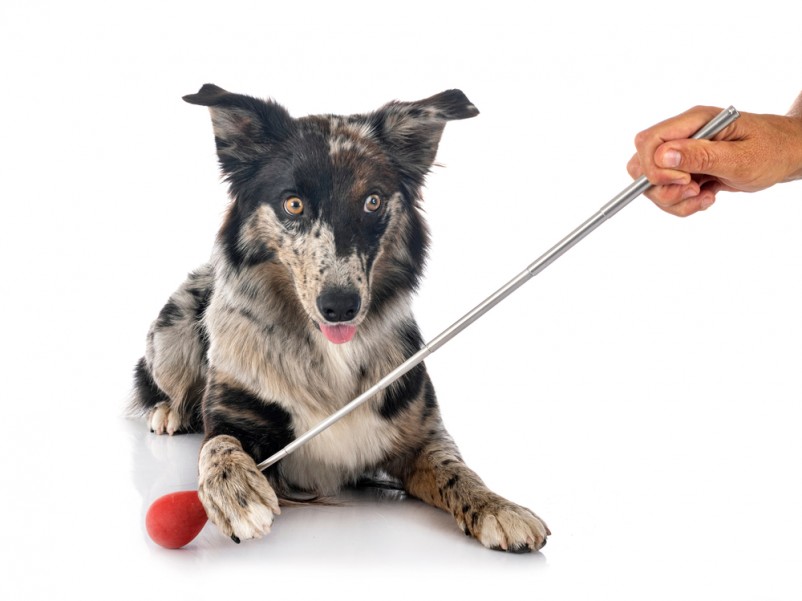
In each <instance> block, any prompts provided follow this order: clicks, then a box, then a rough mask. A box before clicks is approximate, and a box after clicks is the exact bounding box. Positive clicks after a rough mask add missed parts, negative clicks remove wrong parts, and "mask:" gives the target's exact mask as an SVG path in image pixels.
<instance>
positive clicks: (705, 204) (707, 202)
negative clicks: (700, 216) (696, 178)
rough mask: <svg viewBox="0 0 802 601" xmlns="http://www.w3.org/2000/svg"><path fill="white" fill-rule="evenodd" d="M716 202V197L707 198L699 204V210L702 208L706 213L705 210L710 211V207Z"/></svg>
mask: <svg viewBox="0 0 802 601" xmlns="http://www.w3.org/2000/svg"><path fill="white" fill-rule="evenodd" d="M714 202H716V197H715V196H705V197H704V198H702V200H701V202H700V203H699V208H701V209H702V210H703V211H704V210H705V209H709V208H710V207H712V206H713V203H714Z"/></svg>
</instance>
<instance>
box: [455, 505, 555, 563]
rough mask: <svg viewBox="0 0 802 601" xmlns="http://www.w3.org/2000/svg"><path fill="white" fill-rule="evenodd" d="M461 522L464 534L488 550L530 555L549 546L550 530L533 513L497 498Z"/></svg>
mask: <svg viewBox="0 0 802 601" xmlns="http://www.w3.org/2000/svg"><path fill="white" fill-rule="evenodd" d="M464 520H465V521H460V527H461V528H462V530H463V532H465V533H466V534H468V535H472V536H473V537H474V538H476V539H477V540H478V541H479V542H480V543H482V544H483V545H484V546H485V547H487V548H488V549H495V550H499V551H509V552H510V553H528V552H529V551H537V550H538V549H541V548H543V546H544V545H545V544H546V537H548V536H549V535H550V534H551V531H550V530H549V528H548V526H546V524H545V523H544V522H543V521H542V520H541V519H540V518H539V517H537V516H536V515H535V514H534V513H532V512H531V511H529V510H528V509H526V508H525V507H520V506H518V505H516V504H515V503H511V502H509V501H507V500H505V499H502V498H500V497H499V498H497V499H494V500H493V501H491V502H489V503H487V504H486V505H484V506H483V507H481V508H480V509H478V510H475V511H470V510H469V511H467V512H466V514H465V517H464Z"/></svg>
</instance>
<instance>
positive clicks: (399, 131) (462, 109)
mask: <svg viewBox="0 0 802 601" xmlns="http://www.w3.org/2000/svg"><path fill="white" fill-rule="evenodd" d="M478 114H479V110H478V109H477V108H476V107H475V106H474V105H473V104H472V103H471V101H470V100H468V98H467V97H466V96H465V94H463V93H462V91H460V90H446V91H445V92H440V93H439V94H435V95H434V96H432V97H430V98H426V99H425V100H418V101H416V102H391V103H389V104H386V105H385V106H383V107H382V108H380V109H379V110H378V111H376V112H375V113H373V114H372V115H371V117H372V125H373V127H374V131H375V132H376V134H377V135H378V136H379V138H380V139H381V140H382V141H383V142H384V143H385V145H386V147H387V150H388V151H389V152H390V154H391V155H392V156H393V157H394V158H395V159H396V160H397V161H398V165H399V168H400V169H401V170H402V172H403V173H404V174H405V175H406V176H407V177H410V178H412V180H413V183H414V184H415V185H420V184H422V183H423V178H424V176H425V175H426V174H427V173H428V172H429V169H430V168H431V166H432V164H433V163H434V157H435V155H436V154H437V145H438V144H439V143H440V136H442V134H443V128H444V127H445V125H446V122H448V121H453V120H455V119H467V118H469V117H475V116H476V115H478Z"/></svg>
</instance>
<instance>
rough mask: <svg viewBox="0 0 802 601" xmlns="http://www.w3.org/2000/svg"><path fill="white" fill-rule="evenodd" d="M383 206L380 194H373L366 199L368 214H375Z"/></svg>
mask: <svg viewBox="0 0 802 601" xmlns="http://www.w3.org/2000/svg"><path fill="white" fill-rule="evenodd" d="M380 206H382V199H381V198H380V197H379V195H378V194H371V195H370V196H368V197H367V198H366V199H365V210H366V211H367V212H368V213H375V212H376V211H378V210H379V207H380Z"/></svg>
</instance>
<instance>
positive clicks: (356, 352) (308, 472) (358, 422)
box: [283, 343, 394, 494]
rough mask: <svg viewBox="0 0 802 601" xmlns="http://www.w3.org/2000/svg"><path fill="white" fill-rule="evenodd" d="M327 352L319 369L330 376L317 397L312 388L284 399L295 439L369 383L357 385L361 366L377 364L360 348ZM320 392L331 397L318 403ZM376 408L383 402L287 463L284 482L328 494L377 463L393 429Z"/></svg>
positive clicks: (324, 434) (332, 430)
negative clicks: (287, 481) (287, 405)
mask: <svg viewBox="0 0 802 601" xmlns="http://www.w3.org/2000/svg"><path fill="white" fill-rule="evenodd" d="M351 344H353V343H351ZM328 347H329V348H327V349H326V351H327V352H326V353H325V354H324V355H322V357H323V360H322V361H321V363H320V364H319V365H318V366H317V369H318V370H319V371H320V373H322V374H325V375H326V376H327V377H328V382H327V384H326V386H325V387H323V388H320V387H317V388H318V390H317V395H315V394H314V392H315V391H314V389H315V387H311V388H309V389H307V391H306V394H302V395H298V396H297V397H296V398H294V399H288V402H289V404H290V405H291V407H290V411H291V415H292V417H293V428H294V430H295V433H296V435H300V434H303V433H304V432H306V431H308V430H309V429H311V428H313V427H314V426H316V425H317V424H318V423H320V422H321V421H322V420H324V419H326V418H327V417H329V416H330V415H331V413H333V411H336V410H337V409H339V408H341V407H343V406H344V405H345V404H346V403H348V402H350V401H351V400H353V398H355V397H356V396H357V395H358V394H360V393H361V392H362V391H363V389H364V388H365V387H367V385H369V384H372V382H367V383H366V382H363V383H362V384H360V373H362V374H364V371H365V365H364V363H365V361H367V360H369V359H372V360H373V361H374V362H375V358H370V357H367V356H366V354H367V353H366V352H365V349H362V348H360V347H359V345H358V343H357V344H353V346H351V347H350V348H345V347H334V346H332V345H328ZM324 348H325V347H324ZM374 367H375V366H374ZM370 371H373V370H370ZM310 393H312V394H311V397H310ZM322 393H328V394H329V395H330V397H329V398H320V396H318V395H321V396H322ZM315 397H316V398H315ZM379 403H381V398H375V399H373V400H371V401H368V403H367V404H366V405H363V406H361V407H359V408H358V409H356V410H355V411H353V412H352V413H350V414H349V415H347V416H346V417H345V418H343V419H341V420H340V421H338V422H336V423H335V424H333V425H332V426H331V427H330V428H328V429H327V430H325V431H323V432H322V433H321V434H319V435H318V436H317V437H315V438H313V439H312V440H311V441H309V442H308V443H307V444H305V445H304V446H302V447H301V448H299V449H298V450H297V451H296V452H295V453H294V454H293V455H290V456H289V457H288V458H286V459H285V460H284V461H283V463H284V468H283V472H284V474H285V477H287V479H288V480H289V481H290V482H292V483H293V484H295V485H296V486H299V487H301V488H304V489H308V490H314V491H317V492H319V493H323V494H325V493H332V492H334V491H336V490H337V488H339V487H340V486H341V485H342V484H344V483H346V482H348V481H352V480H354V479H355V478H356V477H358V476H359V475H360V474H362V473H363V472H364V471H365V470H366V469H369V468H372V467H373V466H375V465H376V464H377V463H379V462H380V461H381V460H382V459H383V458H385V457H386V456H387V452H388V451H389V450H390V448H391V445H392V442H393V439H394V435H393V433H394V427H393V424H392V423H391V422H389V421H388V420H386V419H385V418H383V417H382V416H381V415H380V414H379V412H378V411H377V406H378V404H379Z"/></svg>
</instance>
